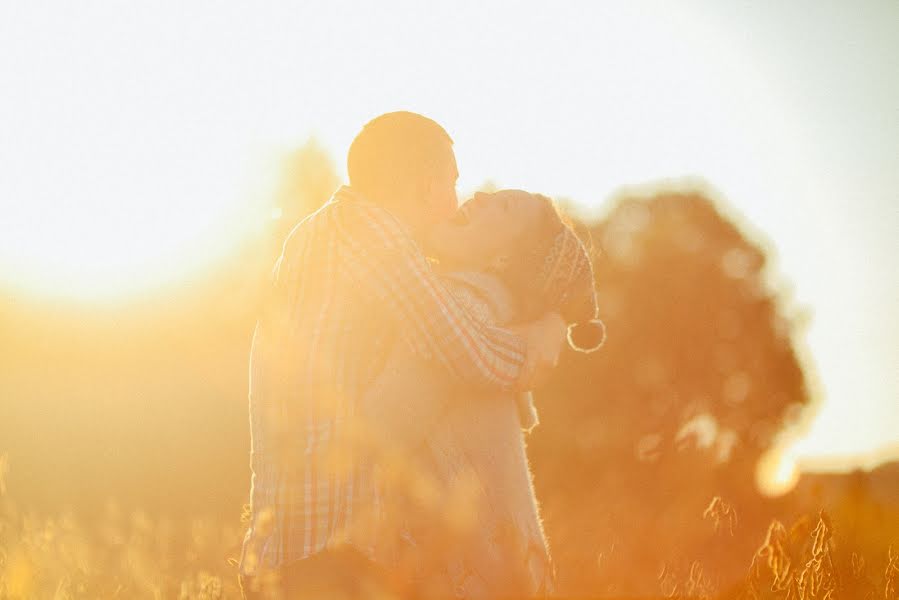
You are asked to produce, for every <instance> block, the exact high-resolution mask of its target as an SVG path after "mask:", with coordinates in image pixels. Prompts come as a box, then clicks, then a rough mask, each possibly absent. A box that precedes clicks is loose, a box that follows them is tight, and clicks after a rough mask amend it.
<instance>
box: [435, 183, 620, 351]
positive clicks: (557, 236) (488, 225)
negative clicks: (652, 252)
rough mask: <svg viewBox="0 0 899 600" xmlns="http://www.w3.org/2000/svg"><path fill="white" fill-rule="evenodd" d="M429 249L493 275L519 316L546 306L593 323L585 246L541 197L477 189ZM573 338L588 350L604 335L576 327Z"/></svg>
mask: <svg viewBox="0 0 899 600" xmlns="http://www.w3.org/2000/svg"><path fill="white" fill-rule="evenodd" d="M430 249H431V251H432V252H433V253H434V254H435V255H436V256H437V258H439V259H440V261H441V262H442V263H444V264H446V265H447V266H448V267H449V268H452V269H473V270H481V271H490V272H493V273H495V274H496V275H497V276H498V277H500V278H501V279H502V280H503V281H504V282H505V283H506V284H507V285H508V286H509V288H510V289H511V291H512V292H513V294H514V295H515V297H516V298H517V299H518V300H519V302H520V310H519V313H520V316H521V319H522V320H531V319H534V318H537V317H539V316H540V315H542V314H543V313H545V312H547V311H549V310H556V311H558V312H559V313H560V314H561V315H562V317H563V318H564V319H565V320H566V321H567V322H568V323H570V324H582V323H587V322H590V321H595V320H596V312H597V309H596V294H595V292H594V283H593V268H592V266H591V264H590V258H589V255H588V253H587V249H586V248H585V247H584V245H583V243H581V241H580V240H579V239H578V237H577V235H576V234H575V233H574V231H573V230H572V229H571V227H569V226H568V225H567V224H566V223H565V222H564V221H563V219H562V216H561V215H560V214H559V211H558V210H557V209H556V206H555V204H553V202H552V200H550V199H549V198H547V197H546V196H542V195H540V194H530V193H528V192H524V191H521V190H501V191H498V192H494V193H492V194H486V193H478V194H475V197H474V198H473V199H472V200H469V201H468V202H466V203H465V204H464V205H463V206H462V207H461V208H460V209H459V212H458V214H457V215H456V216H455V217H454V218H453V219H451V220H450V221H449V222H447V223H444V224H442V225H439V226H438V227H437V228H436V229H435V230H434V231H433V233H432V235H431V239H430ZM572 335H574V339H570V341H571V342H572V346H574V347H575V348H578V349H581V348H593V347H594V346H598V345H599V344H600V343H601V341H602V336H603V335H604V332H602V331H600V328H599V327H595V326H590V327H577V328H575V329H573V330H572Z"/></svg>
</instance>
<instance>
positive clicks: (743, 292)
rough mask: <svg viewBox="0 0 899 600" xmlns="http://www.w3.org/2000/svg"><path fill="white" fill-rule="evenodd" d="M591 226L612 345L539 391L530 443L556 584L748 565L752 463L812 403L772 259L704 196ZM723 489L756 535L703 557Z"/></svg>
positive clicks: (618, 583) (614, 588)
mask: <svg viewBox="0 0 899 600" xmlns="http://www.w3.org/2000/svg"><path fill="white" fill-rule="evenodd" d="M583 230H584V231H585V232H586V233H588V234H589V236H590V238H591V243H592V244H593V245H594V246H595V247H597V248H598V250H599V254H598V256H597V257H596V260H595V273H596V279H597V289H598V291H599V305H600V312H601V317H602V318H603V320H604V321H605V323H606V326H607V329H608V341H607V342H606V344H605V345H604V346H603V348H602V349H601V350H600V351H598V352H596V353H594V354H592V355H587V356H584V355H577V356H572V358H571V360H568V361H565V364H563V366H562V367H561V368H560V370H559V373H558V374H557V376H556V377H555V378H554V379H553V381H552V382H551V383H550V384H549V385H548V386H547V389H545V390H542V393H540V394H539V395H538V404H539V405H540V410H541V416H542V425H541V427H540V428H538V430H537V433H536V434H535V436H534V438H533V439H532V440H531V442H530V444H529V446H530V455H531V457H532V463H533V467H534V471H535V478H536V485H537V489H538V496H539V497H540V498H541V499H542V500H543V503H544V518H545V520H546V524H547V530H548V534H549V538H550V542H551V543H553V545H554V548H556V549H557V551H556V553H555V558H556V560H557V562H558V566H559V575H560V583H561V584H562V585H563V586H565V585H566V582H567V584H568V585H570V586H572V587H570V588H565V587H563V589H568V590H569V591H572V592H574V591H576V592H577V593H584V592H585V591H588V590H589V591H594V592H596V593H658V592H659V587H658V582H656V581H655V580H653V579H652V578H651V577H648V575H649V574H658V573H659V572H662V571H663V570H664V569H668V571H669V572H670V571H671V569H674V568H680V569H681V571H683V573H682V576H683V579H684V580H686V579H687V574H688V573H687V572H688V571H689V567H690V563H691V561H693V560H694V559H700V558H705V560H707V561H713V562H717V563H718V564H716V565H715V569H714V571H715V572H717V573H721V574H723V576H726V574H727V573H728V569H727V565H724V564H721V563H722V561H726V560H731V561H732V562H733V565H732V566H733V569H734V573H741V574H742V573H744V572H745V566H746V564H748V560H749V559H750V558H751V555H752V549H753V548H754V546H753V544H755V543H757V541H756V540H755V536H756V534H757V533H758V531H759V530H763V529H764V526H765V524H764V520H761V519H762V516H761V514H760V511H759V506H762V505H763V504H764V502H763V500H762V499H761V498H760V496H759V494H758V493H757V491H756V489H755V485H754V483H755V470H756V464H757V462H758V460H759V458H760V457H761V456H762V454H763V453H764V452H765V451H766V450H767V449H769V448H770V447H771V445H772V442H773V440H774V436H775V434H776V433H777V432H778V431H779V430H781V429H782V428H783V427H784V426H785V425H787V424H788V423H790V422H792V421H793V420H794V419H795V418H796V417H797V416H798V410H797V409H798V408H800V407H802V406H804V405H805V404H807V403H808V401H809V394H808V390H807V387H806V383H805V376H804V373H803V370H802V366H801V364H800V361H799V358H798V357H797V354H796V352H795V350H794V345H793V336H794V333H795V331H794V329H795V328H794V321H793V320H791V318H789V317H788V316H786V315H785V309H784V306H783V302H782V300H781V298H780V297H779V295H778V294H777V293H776V292H775V291H773V290H772V289H771V287H770V286H769V284H768V281H767V279H766V265H767V257H766V253H765V252H764V250H763V249H762V248H761V247H760V246H759V245H758V244H756V243H754V242H752V241H751V240H749V239H748V238H747V236H746V235H745V234H744V233H743V232H742V231H741V230H740V229H739V228H738V227H737V226H736V225H735V224H734V223H733V222H731V221H730V220H729V219H727V218H726V217H725V216H723V215H722V213H721V212H720V211H719V210H718V209H717V208H716V206H715V205H714V204H713V203H712V202H710V201H709V200H708V199H707V198H706V197H704V196H703V194H701V193H687V194H685V193H665V192H659V193H657V194H656V195H655V196H653V197H650V198H645V199H641V198H635V197H622V198H620V199H619V200H618V201H617V202H616V203H615V205H614V206H613V208H612V210H611V212H610V213H609V214H608V215H607V216H606V217H605V218H603V219H602V220H600V221H598V222H596V223H594V224H591V225H585V226H584V227H583ZM541 398H542V400H541ZM714 496H721V497H722V498H723V499H724V501H725V503H724V505H723V506H725V507H728V508H731V509H733V510H735V511H736V514H737V515H740V516H741V520H742V521H743V525H744V526H745V527H743V528H740V529H745V531H746V533H747V535H746V536H744V537H740V535H739V532H737V534H736V537H734V538H733V539H731V540H730V546H729V552H728V556H726V557H722V556H707V555H708V550H709V549H711V548H714V547H715V542H714V539H715V538H716V536H719V535H720V534H721V526H722V523H721V522H720V519H721V516H720V515H718V520H719V522H718V523H717V531H716V527H715V526H714V524H713V523H712V522H703V519H702V515H703V511H704V509H705V508H706V507H708V505H709V504H710V502H711V500H712V498H713V497H714ZM720 508H721V506H719V509H720ZM730 514H733V513H730ZM756 515H757V517H758V518H756ZM731 518H732V517H725V520H726V521H729V520H730V519H731ZM756 520H759V522H760V524H759V525H758V526H757V527H753V526H751V525H748V523H747V521H748V522H753V521H756ZM723 525H724V527H726V528H727V529H728V532H727V535H730V531H729V530H730V529H732V528H733V525H734V523H724V524H723ZM650 540H652V541H651V542H650ZM678 563H682V564H679V565H678ZM725 583H726V582H725ZM647 586H649V587H647Z"/></svg>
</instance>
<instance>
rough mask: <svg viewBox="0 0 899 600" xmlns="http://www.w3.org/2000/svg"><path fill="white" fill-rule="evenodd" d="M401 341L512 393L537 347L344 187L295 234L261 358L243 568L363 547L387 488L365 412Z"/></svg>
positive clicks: (471, 380)
mask: <svg viewBox="0 0 899 600" xmlns="http://www.w3.org/2000/svg"><path fill="white" fill-rule="evenodd" d="M394 342H402V343H408V344H410V345H411V347H412V348H413V350H414V351H415V352H416V353H418V354H420V355H422V356H424V357H426V358H428V359H429V360H435V361H438V362H439V363H440V364H442V365H443V366H444V367H445V368H446V369H447V370H448V371H449V372H450V373H451V374H453V375H454V376H455V377H456V378H458V379H459V380H460V382H463V383H465V384H466V385H469V386H475V387H482V388H493V389H496V390H511V389H514V388H515V387H516V384H517V382H518V379H519V378H520V376H521V374H522V365H523V363H524V355H525V348H524V342H523V341H522V340H521V339H520V338H519V337H517V336H515V335H513V334H511V333H510V332H507V331H505V330H502V329H497V328H493V327H490V326H489V325H487V324H485V323H483V322H481V321H478V320H476V319H475V318H473V317H472V316H471V315H469V314H468V313H466V312H465V310H464V309H463V308H462V306H461V305H460V304H459V303H458V301H457V300H456V299H455V298H454V297H453V296H452V295H451V294H450V293H449V292H448V291H447V290H446V288H445V287H444V286H443V284H442V283H441V282H440V280H439V279H438V278H437V277H436V275H435V274H434V273H433V271H432V269H431V266H430V265H429V263H428V262H427V260H426V259H425V257H424V255H423V254H422V253H421V250H420V249H419V247H418V246H417V244H416V243H415V241H414V240H413V239H412V237H411V236H410V234H409V232H408V230H407V229H406V228H405V227H404V226H403V224H402V223H401V222H400V221H398V220H397V219H396V218H395V217H393V216H392V215H391V214H390V213H389V212H387V211H386V210H385V209H383V208H381V207H379V206H377V205H375V204H372V203H370V202H368V201H366V200H364V199H363V198H361V197H359V196H358V195H356V194H355V193H354V192H353V191H352V190H351V189H350V188H349V187H342V188H340V189H339V190H338V191H337V192H336V193H335V195H334V197H333V198H331V200H330V201H329V202H328V203H327V204H325V205H324V206H323V207H322V208H321V209H319V210H318V211H317V212H315V213H314V214H312V215H310V216H309V217H307V218H306V219H305V220H303V221H302V222H301V223H300V224H299V225H297V226H296V227H295V228H294V230H293V231H292V232H291V233H290V235H289V236H288V238H287V240H286V241H285V243H284V250H283V253H282V255H281V257H280V258H279V259H278V261H277V263H276V265H275V269H274V272H273V278H272V289H271V290H270V294H269V299H268V302H267V305H266V308H265V310H264V311H263V314H262V315H261V317H260V319H259V322H258V323H257V326H256V330H255V332H254V334H253V343H252V349H251V354H250V394H249V400H250V425H251V433H252V450H251V469H252V487H251V493H250V506H251V514H252V520H251V524H250V528H249V530H248V531H247V534H246V537H245V539H244V546H243V551H242V552H241V559H240V570H241V572H242V573H244V574H253V573H255V572H256V571H257V569H258V568H260V567H262V568H275V567H278V566H279V565H282V564H284V563H288V562H291V561H294V560H297V559H302V558H305V557H307V556H309V555H311V554H314V553H316V552H319V551H321V550H323V549H325V548H328V547H334V546H336V545H338V544H341V543H345V542H348V543H352V544H354V545H355V546H356V547H358V548H359V549H361V550H362V551H364V552H367V553H369V555H371V547H372V545H373V544H374V541H373V539H374V538H373V536H374V535H375V527H374V524H375V522H376V520H377V514H378V508H379V507H378V494H377V492H376V489H375V487H374V485H373V482H372V481H371V479H370V469H367V468H366V460H365V459H366V453H365V445H364V442H365V440H366V439H368V440H372V439H373V438H372V436H368V437H366V432H365V431H364V430H362V429H361V428H360V427H358V422H357V421H358V420H354V419H353V416H354V408H355V405H356V403H357V400H358V399H359V398H361V396H362V393H363V392H364V390H365V389H366V386H367V385H368V384H369V383H370V382H371V381H372V380H373V379H374V377H375V376H376V375H377V374H378V373H379V371H380V369H381V367H382V366H383V361H384V360H385V359H386V357H387V355H388V353H389V349H390V347H391V346H392V344H393V343H394Z"/></svg>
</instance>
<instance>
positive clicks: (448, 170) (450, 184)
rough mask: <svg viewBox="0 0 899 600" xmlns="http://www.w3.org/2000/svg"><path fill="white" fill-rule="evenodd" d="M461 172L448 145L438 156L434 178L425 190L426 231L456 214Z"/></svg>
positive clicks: (424, 218)
mask: <svg viewBox="0 0 899 600" xmlns="http://www.w3.org/2000/svg"><path fill="white" fill-rule="evenodd" d="M458 179H459V170H458V168H457V167H456V156H455V155H454V154H453V148H452V146H451V145H449V144H447V145H446V147H445V148H444V149H442V150H441V152H440V153H439V154H438V156H437V160H436V163H435V167H434V172H433V176H432V177H431V179H430V181H429V182H428V184H427V187H426V189H425V193H424V195H425V197H424V198H423V200H424V202H423V203H422V205H423V208H424V212H425V214H424V215H422V216H423V219H422V222H423V223H424V225H425V227H426V229H428V230H429V229H431V228H432V227H433V226H435V225H437V224H439V223H443V222H444V221H446V220H448V219H449V218H451V217H452V216H453V215H455V214H456V209H458V208H459V199H458V197H457V196H456V182H457V181H458Z"/></svg>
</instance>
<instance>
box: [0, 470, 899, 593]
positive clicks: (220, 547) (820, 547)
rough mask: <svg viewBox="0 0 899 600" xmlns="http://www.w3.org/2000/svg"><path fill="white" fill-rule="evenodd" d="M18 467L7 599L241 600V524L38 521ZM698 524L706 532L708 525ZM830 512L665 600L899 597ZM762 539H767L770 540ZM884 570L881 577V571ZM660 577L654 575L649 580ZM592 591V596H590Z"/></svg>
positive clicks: (896, 558) (10, 507)
mask: <svg viewBox="0 0 899 600" xmlns="http://www.w3.org/2000/svg"><path fill="white" fill-rule="evenodd" d="M7 470H8V461H7V459H6V457H5V456H0V600H6V599H9V600H12V599H31V598H52V599H54V600H65V599H69V598H98V599H99V598H154V599H161V598H179V599H188V598H191V599H192V598H197V599H202V600H215V599H224V598H239V597H240V593H239V589H238V587H237V584H236V564H235V560H234V557H236V556H237V551H238V544H239V541H240V538H241V535H242V531H241V527H242V526H241V525H240V524H235V525H234V526H222V525H221V524H219V523H215V522H213V521H211V520H208V519H197V520H194V521H191V522H188V523H183V524H180V525H179V524H176V523H173V522H171V521H169V520H166V519H163V518H158V519H154V518H151V517H150V516H148V515H147V514H145V513H143V512H141V511H132V512H131V513H129V514H127V515H126V514H125V513H124V512H123V511H122V510H120V509H119V508H118V507H117V506H116V505H115V504H113V503H110V504H109V505H108V506H107V507H106V508H105V510H104V511H103V518H102V519H100V520H99V521H98V522H96V523H93V524H87V523H84V522H79V521H78V520H77V519H75V518H74V517H73V516H72V515H62V516H61V517H58V518H38V517H36V516H35V515H31V514H28V513H27V512H24V511H22V510H20V509H19V508H18V507H17V506H16V505H15V503H14V502H13V501H12V499H11V498H10V497H9V495H8V494H7V493H6V488H5V485H4V478H3V475H4V474H5V473H6V472H7ZM701 517H702V519H706V520H711V521H712V523H713V525H714V527H715V529H716V531H717V530H719V529H720V530H721V531H722V532H724V533H728V532H729V533H730V534H732V533H733V530H734V528H735V527H736V526H737V515H736V511H735V510H734V508H733V507H732V506H730V505H729V504H728V503H726V502H725V501H724V500H722V499H721V498H720V497H715V498H713V500H712V501H711V503H710V504H709V506H708V508H707V509H706V510H705V512H704V513H703V515H701ZM702 519H700V516H699V515H697V527H699V526H701V525H702V524H701V520H702ZM835 531H836V530H835V525H834V524H833V523H831V520H830V518H829V517H828V515H827V513H826V512H824V511H823V510H822V511H820V512H819V513H818V514H817V516H816V517H814V518H811V517H808V516H806V517H802V518H800V519H799V520H797V521H796V522H795V523H794V524H793V525H792V526H791V527H790V528H789V529H788V528H787V527H785V526H784V525H783V524H782V523H781V522H780V521H777V520H775V521H773V522H772V523H771V524H770V526H769V527H768V530H767V533H766V534H765V535H764V538H763V541H762V543H761V545H760V546H759V548H758V550H757V552H756V553H755V555H754V557H753V558H752V561H751V563H750V564H749V565H748V572H747V575H746V578H745V580H744V581H743V582H741V583H738V584H737V585H735V586H733V587H731V588H729V589H718V587H717V586H716V583H715V582H717V581H718V578H716V577H714V576H712V575H713V574H709V573H706V572H705V571H704V567H703V565H702V563H701V562H699V561H693V562H692V563H690V564H689V567H688V568H687V569H685V570H679V569H678V568H677V567H676V566H675V565H677V564H679V563H678V562H677V560H674V561H672V562H670V563H665V564H664V565H663V567H662V569H661V572H660V573H658V574H657V575H656V577H657V579H658V589H659V595H660V596H662V597H666V598H670V599H688V598H697V599H698V598H707V599H711V598H739V599H746V600H769V599H782V600H837V599H842V598H853V599H855V598H859V599H871V600H875V599H876V600H880V599H883V600H896V599H897V598H899V552H897V551H896V550H895V549H894V547H893V546H890V547H888V548H886V549H884V556H867V557H866V556H862V555H860V554H859V553H857V552H854V551H852V550H851V549H850V548H846V549H845V550H844V549H841V548H840V545H839V543H838V540H837V537H836V536H835ZM761 537H762V536H761V535H760V538H761ZM881 561H882V564H883V565H884V567H883V568H882V569H881V568H880V567H879V566H878V565H880V564H881ZM652 576H653V574H650V573H647V574H646V577H652ZM590 595H591V594H590V591H589V590H584V596H585V597H590Z"/></svg>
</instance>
